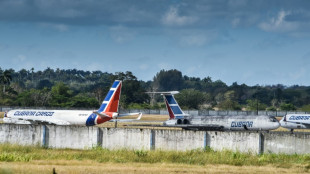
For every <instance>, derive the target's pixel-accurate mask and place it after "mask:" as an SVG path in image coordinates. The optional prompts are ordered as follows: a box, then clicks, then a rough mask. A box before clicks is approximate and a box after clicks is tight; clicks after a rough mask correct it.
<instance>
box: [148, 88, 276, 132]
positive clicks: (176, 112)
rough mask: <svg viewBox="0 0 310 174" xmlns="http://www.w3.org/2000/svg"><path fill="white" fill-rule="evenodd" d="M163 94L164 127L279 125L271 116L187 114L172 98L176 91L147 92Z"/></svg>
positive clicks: (240, 128) (256, 127)
mask: <svg viewBox="0 0 310 174" xmlns="http://www.w3.org/2000/svg"><path fill="white" fill-rule="evenodd" d="M148 93H158V94H161V95H163V96H164V101H165V104H166V107H167V110H168V113H169V120H167V121H165V122H163V126H164V127H179V128H182V129H185V130H219V131H243V130H250V131H268V130H272V129H277V128H278V127H280V123H279V122H278V120H277V119H276V118H275V117H273V116H267V115H259V116H258V115H252V116H195V117H192V116H189V115H188V114H185V113H184V112H183V111H182V109H181V107H180V106H179V104H178V103H177V101H176V100H175V98H174V95H175V94H178V93H179V92H178V91H170V92H148Z"/></svg>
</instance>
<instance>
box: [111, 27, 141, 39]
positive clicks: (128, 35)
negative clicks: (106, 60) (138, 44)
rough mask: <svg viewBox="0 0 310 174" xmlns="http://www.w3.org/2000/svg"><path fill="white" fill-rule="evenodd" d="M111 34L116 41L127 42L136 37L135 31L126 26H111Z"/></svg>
mask: <svg viewBox="0 0 310 174" xmlns="http://www.w3.org/2000/svg"><path fill="white" fill-rule="evenodd" d="M110 35H111V38H112V39H113V40H114V41H115V42H116V43H125V42H127V41H129V40H132V39H133V38H134V37H135V32H132V31H131V30H129V29H128V28H127V27H124V26H114V27H111V28H110Z"/></svg>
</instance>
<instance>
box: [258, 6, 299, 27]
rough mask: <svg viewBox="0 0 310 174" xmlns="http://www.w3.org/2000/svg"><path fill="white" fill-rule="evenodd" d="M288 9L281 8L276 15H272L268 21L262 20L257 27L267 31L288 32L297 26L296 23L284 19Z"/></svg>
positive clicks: (288, 12) (288, 13)
mask: <svg viewBox="0 0 310 174" xmlns="http://www.w3.org/2000/svg"><path fill="white" fill-rule="evenodd" d="M290 14H291V12H290V11H284V10H281V11H280V12H279V13H278V15H277V16H276V17H272V18H271V19H269V21H268V22H262V23H260V24H259V27H260V28H261V29H262V30H265V31H268V32H290V31H294V30H296V29H297V28H298V24H297V23H294V22H288V21H286V20H285V17H286V16H287V15H290Z"/></svg>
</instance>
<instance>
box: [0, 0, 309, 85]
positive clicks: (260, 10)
mask: <svg viewBox="0 0 310 174" xmlns="http://www.w3.org/2000/svg"><path fill="white" fill-rule="evenodd" d="M0 67H1V68H2V69H9V68H13V69H14V70H16V71H19V70H21V69H23V68H25V69H27V70H30V69H31V68H34V71H38V70H44V69H46V68H47V67H50V68H53V69H56V68H60V69H74V68H75V69H79V70H87V71H96V70H100V71H102V72H109V73H115V72H120V71H121V72H125V71H131V72H133V74H134V75H135V76H136V77H137V78H138V79H139V80H144V81H147V80H152V79H153V77H154V76H155V75H156V73H158V72H159V71H160V70H162V69H164V70H170V69H177V70H179V71H181V72H182V74H183V75H187V76H190V77H200V78H204V77H208V76H210V77H211V78H212V80H214V81H215V80H222V81H223V82H225V83H226V84H227V85H231V84H232V83H233V82H237V83H238V84H243V83H245V84H247V85H257V84H258V85H276V84H284V85H286V86H290V85H307V86H310V78H309V74H310V1H309V0H259V1H254V0H216V1H215V0H194V1H193V0H100V1H98V0H78V1H77V0H53V1H47V0H14V1H12V0H0Z"/></svg>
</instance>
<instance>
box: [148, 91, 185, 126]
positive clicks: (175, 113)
mask: <svg viewBox="0 0 310 174" xmlns="http://www.w3.org/2000/svg"><path fill="white" fill-rule="evenodd" d="M148 93H152V94H161V95H163V96H164V101H165V104H166V107H167V110H168V113H169V117H170V120H173V119H179V118H184V116H187V115H188V114H185V113H184V112H183V111H182V109H181V107H180V106H179V104H178V103H177V101H176V100H175V98H174V95H175V94H178V93H179V92H178V91H170V92H148Z"/></svg>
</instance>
